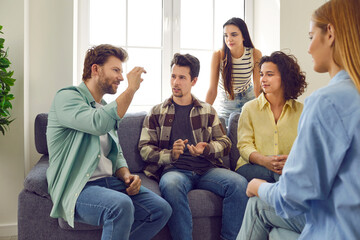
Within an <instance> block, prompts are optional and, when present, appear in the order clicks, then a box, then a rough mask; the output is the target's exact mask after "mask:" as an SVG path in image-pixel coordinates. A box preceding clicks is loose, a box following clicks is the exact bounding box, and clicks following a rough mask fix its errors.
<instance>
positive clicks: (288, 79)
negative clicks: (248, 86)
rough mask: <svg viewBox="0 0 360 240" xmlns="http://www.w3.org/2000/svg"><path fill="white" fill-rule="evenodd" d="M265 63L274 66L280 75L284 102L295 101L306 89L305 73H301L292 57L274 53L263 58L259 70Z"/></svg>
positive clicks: (277, 52)
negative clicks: (270, 63)
mask: <svg viewBox="0 0 360 240" xmlns="http://www.w3.org/2000/svg"><path fill="white" fill-rule="evenodd" d="M266 62H272V63H274V64H276V66H277V68H278V70H279V72H280V74H281V84H282V85H283V87H284V97H285V100H289V99H297V98H298V97H299V96H300V95H301V94H303V93H304V91H305V89H306V87H307V82H306V81H305V79H306V77H305V72H303V71H301V69H300V66H299V64H298V62H297V59H296V57H295V56H294V55H291V54H285V53H283V52H281V51H276V52H273V53H272V54H271V55H270V56H263V57H262V58H261V59H260V63H259V67H260V69H261V66H262V65H263V64H264V63H266ZM261 91H262V90H261Z"/></svg>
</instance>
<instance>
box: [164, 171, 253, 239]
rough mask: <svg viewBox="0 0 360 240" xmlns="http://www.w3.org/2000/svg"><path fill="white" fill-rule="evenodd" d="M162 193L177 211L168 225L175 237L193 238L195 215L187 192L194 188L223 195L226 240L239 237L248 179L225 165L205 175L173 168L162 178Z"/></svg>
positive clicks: (174, 211) (223, 231) (174, 210)
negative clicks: (225, 167)
mask: <svg viewBox="0 0 360 240" xmlns="http://www.w3.org/2000/svg"><path fill="white" fill-rule="evenodd" d="M159 187H160V191H161V194H162V196H163V197H164V198H165V199H166V200H167V201H168V202H169V203H170V205H171V207H172V209H173V213H172V215H171V217H170V220H169V223H168V226H169V228H170V233H171V236H172V239H173V240H176V239H179V240H184V239H186V240H189V239H192V215H191V211H190V207H189V201H188V198H187V194H188V192H189V191H190V190H192V189H205V190H208V191H211V192H213V193H215V194H217V195H219V196H221V197H223V209H222V229H221V238H222V239H235V238H236V235H237V234H238V232H239V229H240V226H241V223H242V220H243V216H244V213H245V208H246V203H247V201H248V197H247V196H246V194H245V190H246V187H247V181H246V179H245V178H243V177H242V176H240V175H239V174H236V173H235V172H232V171H230V170H227V169H223V168H212V169H210V170H209V171H207V172H206V173H205V174H203V175H199V174H196V173H194V172H193V171H188V170H182V169H177V168H174V169H170V170H168V171H167V172H165V173H164V174H163V175H162V177H161V179H160V184H159Z"/></svg>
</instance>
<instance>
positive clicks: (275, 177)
mask: <svg viewBox="0 0 360 240" xmlns="http://www.w3.org/2000/svg"><path fill="white" fill-rule="evenodd" d="M236 172H237V173H238V174H240V175H241V176H243V177H244V178H246V180H248V182H250V181H251V180H252V179H253V178H259V179H263V180H266V181H267V182H277V181H279V178H280V175H279V174H277V173H275V172H273V171H270V170H269V169H267V168H266V167H263V166H260V165H257V164H251V163H248V164H245V165H243V166H241V167H239V168H238V170H236Z"/></svg>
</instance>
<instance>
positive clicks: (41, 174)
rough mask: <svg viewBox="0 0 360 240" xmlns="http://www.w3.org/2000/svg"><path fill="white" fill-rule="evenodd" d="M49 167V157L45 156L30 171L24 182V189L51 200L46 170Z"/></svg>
mask: <svg viewBox="0 0 360 240" xmlns="http://www.w3.org/2000/svg"><path fill="white" fill-rule="evenodd" d="M48 167H49V156H48V155H43V156H42V157H41V159H40V160H39V162H38V163H37V164H36V165H35V166H34V167H33V168H32V169H31V170H30V172H29V174H28V175H27V176H26V178H25V181H24V188H25V189H26V190H27V191H29V192H33V193H36V194H37V195H39V196H42V197H46V198H49V199H50V195H49V193H48V184H47V180H46V170H47V169H48Z"/></svg>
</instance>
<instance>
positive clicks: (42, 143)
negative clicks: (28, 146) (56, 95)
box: [35, 113, 49, 154]
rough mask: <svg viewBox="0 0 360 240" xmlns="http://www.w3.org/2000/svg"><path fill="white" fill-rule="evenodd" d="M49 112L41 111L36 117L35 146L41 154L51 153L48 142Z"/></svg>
mask: <svg viewBox="0 0 360 240" xmlns="http://www.w3.org/2000/svg"><path fill="white" fill-rule="evenodd" d="M47 123H48V114H47V113H40V114H38V115H37V116H36V118H35V147H36V150H37V151H38V153H40V154H49V153H48V148H47V142H46V127H47Z"/></svg>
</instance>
